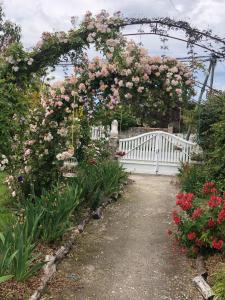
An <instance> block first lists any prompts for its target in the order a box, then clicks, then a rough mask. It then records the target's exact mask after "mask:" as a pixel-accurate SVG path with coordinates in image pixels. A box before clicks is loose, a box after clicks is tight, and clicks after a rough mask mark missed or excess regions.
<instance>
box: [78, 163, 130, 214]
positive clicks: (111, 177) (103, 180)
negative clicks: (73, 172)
mask: <svg viewBox="0 0 225 300" xmlns="http://www.w3.org/2000/svg"><path fill="white" fill-rule="evenodd" d="M126 178H127V175H126V173H125V172H124V170H123V169H122V167H121V166H120V165H119V164H118V162H117V161H102V162H98V163H97V164H92V165H91V164H85V165H83V166H82V167H81V169H80V171H79V173H78V177H77V178H76V179H75V181H76V182H79V184H80V185H81V187H82V190H83V197H84V198H85V199H86V201H87V203H88V204H89V205H90V206H91V208H93V209H95V208H97V207H98V206H99V205H100V204H101V202H102V201H103V199H104V197H108V196H111V195H112V194H113V193H115V192H118V191H119V189H120V185H121V184H122V183H123V182H124V181H125V179H126Z"/></svg>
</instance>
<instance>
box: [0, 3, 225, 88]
mask: <svg viewBox="0 0 225 300" xmlns="http://www.w3.org/2000/svg"><path fill="white" fill-rule="evenodd" d="M0 1H1V0H0ZM2 2H3V6H4V9H5V12H6V15H7V18H8V19H10V20H12V21H14V22H16V23H17V24H19V25H21V27H22V40H23V43H24V45H25V46H26V47H27V48H30V47H32V46H34V45H35V44H36V43H37V41H38V40H39V39H40V36H41V33H42V32H43V31H55V30H56V31H59V30H68V29H70V28H71V24H70V19H71V16H78V17H79V19H80V20H81V19H82V16H83V15H84V14H85V12H86V11H87V10H90V11H91V12H93V13H97V12H99V11H100V10H101V9H106V10H107V11H109V12H115V11H121V12H122V13H123V15H124V16H127V17H165V16H168V17H174V18H176V19H182V20H186V21H189V22H190V23H191V24H193V25H195V26H198V27H199V28H200V29H209V28H210V29H212V30H213V32H214V33H215V34H218V35H219V36H221V37H224V38H225V0H3V1H2ZM129 30H131V29H129ZM132 30H134V29H132ZM136 40H137V41H138V42H140V41H141V42H142V43H143V45H144V47H146V48H148V50H149V53H150V54H158V55H161V54H167V55H173V56H175V57H180V56H182V57H183V56H185V55H187V54H186V49H185V47H184V45H183V44H182V43H178V42H175V41H170V42H168V46H169V50H168V51H166V52H165V53H162V50H161V49H160V45H161V43H160V41H159V38H158V37H154V36H145V37H142V38H141V39H140V37H137V38H136ZM224 75H225V62H224V63H220V64H218V66H217V69H216V76H215V87H216V88H224V89H225V80H224ZM201 79H202V76H201Z"/></svg>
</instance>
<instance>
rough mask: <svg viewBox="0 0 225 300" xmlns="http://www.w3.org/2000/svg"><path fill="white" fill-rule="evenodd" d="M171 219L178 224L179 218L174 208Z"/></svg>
mask: <svg viewBox="0 0 225 300" xmlns="http://www.w3.org/2000/svg"><path fill="white" fill-rule="evenodd" d="M173 221H174V223H175V224H176V225H179V224H180V223H181V218H180V217H179V215H178V212H177V211H176V210H174V211H173Z"/></svg>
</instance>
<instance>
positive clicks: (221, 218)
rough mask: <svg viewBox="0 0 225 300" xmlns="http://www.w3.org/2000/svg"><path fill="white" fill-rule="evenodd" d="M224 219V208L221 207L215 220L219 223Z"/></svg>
mask: <svg viewBox="0 0 225 300" xmlns="http://www.w3.org/2000/svg"><path fill="white" fill-rule="evenodd" d="M224 219H225V208H223V209H222V210H221V211H220V212H219V214H218V218H217V222H218V223H219V224H221V223H222V221H223V220H224Z"/></svg>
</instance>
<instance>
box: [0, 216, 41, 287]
mask: <svg viewBox="0 0 225 300" xmlns="http://www.w3.org/2000/svg"><path fill="white" fill-rule="evenodd" d="M41 214H42V212H39V213H38V214H36V216H35V218H34V219H33V222H32V223H31V222H29V221H28V219H27V218H24V219H23V220H18V222H17V223H16V225H15V226H10V227H9V228H8V230H6V231H5V232H4V233H0V276H1V277H2V278H3V279H4V280H8V279H10V278H12V277H14V278H15V279H16V280H17V281H24V280H26V279H28V278H29V277H31V276H32V275H33V274H34V273H36V272H37V271H38V270H39V269H40V268H41V267H42V266H43V263H42V262H38V261H37V258H38V256H37V255H34V254H33V251H34V249H35V247H36V245H35V244H34V235H35V234H36V231H37V230H38V229H37V228H38V222H39V220H40V217H41ZM5 276H7V277H5Z"/></svg>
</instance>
